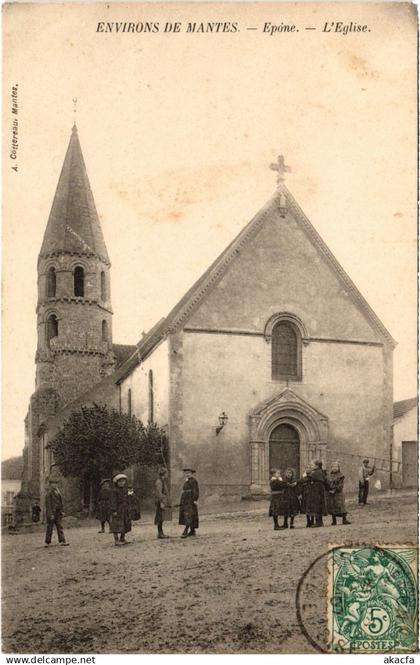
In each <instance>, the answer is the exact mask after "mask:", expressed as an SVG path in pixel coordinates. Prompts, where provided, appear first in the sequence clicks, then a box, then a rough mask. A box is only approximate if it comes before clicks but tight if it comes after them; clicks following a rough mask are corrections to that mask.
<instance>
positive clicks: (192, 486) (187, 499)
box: [179, 468, 199, 538]
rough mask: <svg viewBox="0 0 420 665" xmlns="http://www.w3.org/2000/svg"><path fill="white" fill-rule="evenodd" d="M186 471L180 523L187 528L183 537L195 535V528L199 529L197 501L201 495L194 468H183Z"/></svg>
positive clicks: (180, 505) (180, 508)
mask: <svg viewBox="0 0 420 665" xmlns="http://www.w3.org/2000/svg"><path fill="white" fill-rule="evenodd" d="M183 471H184V473H185V482H184V485H183V487H182V494H181V500H180V502H179V523H180V524H182V525H183V526H184V527H185V529H184V531H183V533H182V536H181V538H187V537H188V536H195V530H196V529H198V508H197V503H196V502H197V501H198V497H199V488H198V482H197V481H196V479H195V478H194V474H195V471H194V469H190V468H186V469H183Z"/></svg>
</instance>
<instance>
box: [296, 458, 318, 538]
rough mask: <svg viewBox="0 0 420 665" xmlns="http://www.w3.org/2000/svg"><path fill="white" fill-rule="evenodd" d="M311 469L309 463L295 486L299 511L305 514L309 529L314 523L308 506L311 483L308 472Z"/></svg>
mask: <svg viewBox="0 0 420 665" xmlns="http://www.w3.org/2000/svg"><path fill="white" fill-rule="evenodd" d="M312 470H313V466H312V465H311V464H308V466H307V467H306V470H305V472H304V474H303V476H302V478H301V479H300V480H299V482H298V486H297V493H298V494H299V496H300V510H301V512H302V513H303V514H304V515H306V528H307V529H310V528H311V527H313V525H314V517H313V515H312V514H311V511H310V508H309V500H310V499H309V497H310V491H311V488H310V485H311V482H312V481H311V478H310V473H311V471H312Z"/></svg>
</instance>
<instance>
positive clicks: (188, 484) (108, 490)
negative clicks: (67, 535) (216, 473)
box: [96, 466, 199, 545]
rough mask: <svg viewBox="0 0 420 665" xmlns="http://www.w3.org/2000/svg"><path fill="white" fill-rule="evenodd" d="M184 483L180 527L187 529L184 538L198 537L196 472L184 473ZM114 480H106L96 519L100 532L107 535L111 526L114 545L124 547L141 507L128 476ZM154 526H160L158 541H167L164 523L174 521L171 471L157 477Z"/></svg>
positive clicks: (101, 491)
mask: <svg viewBox="0 0 420 665" xmlns="http://www.w3.org/2000/svg"><path fill="white" fill-rule="evenodd" d="M183 471H184V474H185V480H184V484H183V488H182V494H181V499H180V503H179V506H178V507H179V524H181V525H183V526H184V531H183V533H182V535H181V538H187V537H189V536H195V535H196V529H198V508H197V501H198V498H199V487H198V482H197V480H196V479H195V478H194V474H195V470H194V469H184V470H183ZM113 485H114V487H112V484H111V480H110V479H108V478H107V479H105V480H103V481H102V483H101V489H100V492H99V496H98V503H97V515H96V516H97V518H98V519H99V521H100V523H101V531H100V532H99V533H104V531H105V524H106V522H108V524H109V531H110V533H112V534H113V535H114V542H115V545H124V544H125V543H126V542H127V541H126V540H125V535H126V533H128V532H129V531H131V522H132V521H133V520H138V519H140V505H139V501H138V499H137V497H136V495H135V494H134V492H133V489H132V487H129V486H128V483H127V476H126V475H125V474H123V473H118V474H117V475H116V476H114V478H113ZM154 490H155V508H156V510H155V525H156V526H157V537H158V538H159V539H164V538H168V536H167V535H165V533H164V532H163V523H164V522H165V521H170V520H172V505H171V498H170V493H169V483H168V470H167V468H166V467H163V466H162V467H160V469H159V470H158V477H157V478H156V481H155V487H154Z"/></svg>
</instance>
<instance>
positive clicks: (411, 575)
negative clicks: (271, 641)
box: [328, 545, 418, 654]
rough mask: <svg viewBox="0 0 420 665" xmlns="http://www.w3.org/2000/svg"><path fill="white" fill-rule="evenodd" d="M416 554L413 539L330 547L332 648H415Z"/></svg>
mask: <svg viewBox="0 0 420 665" xmlns="http://www.w3.org/2000/svg"><path fill="white" fill-rule="evenodd" d="M417 557H418V550H417V548H416V547H414V546H412V545H395V546H390V545H384V546H375V547H371V546H363V545H361V546H358V547H344V546H343V547H333V548H332V556H331V558H330V560H329V567H328V600H329V602H328V628H329V635H330V648H331V651H335V652H340V653H366V654H369V653H387V652H413V651H417V645H418V627H417V614H418V576H417V567H418V566H417Z"/></svg>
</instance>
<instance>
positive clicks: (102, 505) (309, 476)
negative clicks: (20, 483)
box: [45, 459, 375, 547]
mask: <svg viewBox="0 0 420 665" xmlns="http://www.w3.org/2000/svg"><path fill="white" fill-rule="evenodd" d="M183 471H184V474H185V478H184V484H183V487H182V492H181V498H180V502H179V504H178V505H177V506H176V507H179V520H178V521H179V524H180V525H182V526H183V527H184V530H183V532H182V534H181V538H188V537H191V536H195V535H196V529H198V525H199V518H198V507H197V501H198V499H199V486H198V482H197V480H196V478H195V470H194V469H191V468H185V469H183ZM374 471H375V465H373V466H372V467H371V466H369V460H368V459H365V460H363V465H362V467H361V468H360V470H359V503H361V504H366V502H367V497H368V494H369V478H370V476H372V474H373V473H374ZM344 479H345V478H344V475H343V473H342V472H341V469H340V465H339V463H338V462H335V463H334V464H333V465H332V466H331V470H330V472H329V473H327V472H326V470H324V469H323V468H322V462H321V461H319V460H316V461H314V462H313V463H312V464H310V465H309V466H308V467H307V469H306V471H305V473H304V474H303V475H302V477H301V478H300V479H297V478H296V477H295V472H294V470H293V469H290V468H289V469H287V470H286V472H285V473H284V477H282V473H281V471H280V470H279V469H272V471H271V480H270V490H271V501H270V509H269V515H270V516H271V517H272V518H273V526H274V529H275V530H279V529H287V528H290V529H294V520H295V517H296V515H299V514H304V515H306V526H307V527H308V528H311V527H322V526H324V522H323V518H324V517H325V516H326V515H331V518H332V522H331V525H332V526H335V525H336V524H337V517H341V518H342V523H343V524H350V522H349V520H348V519H347V510H346V502H345V497H344ZM154 494H155V509H156V510H155V520H154V523H155V525H156V526H157V537H158V538H159V539H165V538H168V536H167V535H165V533H164V531H163V523H164V522H166V521H171V520H172V508H173V506H172V504H171V497H170V492H169V482H168V470H167V468H166V467H163V466H162V467H160V468H159V470H158V474H157V478H156V481H155V485H154ZM45 516H46V522H47V530H46V536H45V546H46V547H48V546H49V545H50V544H51V537H52V532H53V529H54V526H55V527H56V529H57V536H58V541H59V543H60V544H61V545H68V543H67V542H66V539H65V537H64V531H63V526H62V517H63V499H62V496H61V493H60V490H59V488H58V482H57V480H55V479H54V478H50V480H49V485H48V488H47V492H46V496H45ZM96 517H97V519H98V520H99V522H100V525H101V528H100V531H99V533H105V525H106V524H107V523H108V525H109V532H110V533H112V534H113V536H114V543H115V545H117V546H120V545H125V544H126V543H127V541H126V539H125V536H126V534H127V533H129V532H130V531H131V523H132V521H133V520H138V519H140V501H139V499H138V497H137V496H136V495H135V493H134V491H133V488H132V486H130V485H129V483H128V478H127V476H126V475H125V474H124V473H117V474H116V475H115V476H114V478H113V479H112V480H111V479H110V478H104V479H103V480H102V481H101V484H100V490H99V494H98V498H97V503H96ZM279 517H283V524H282V525H280V524H279Z"/></svg>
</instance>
